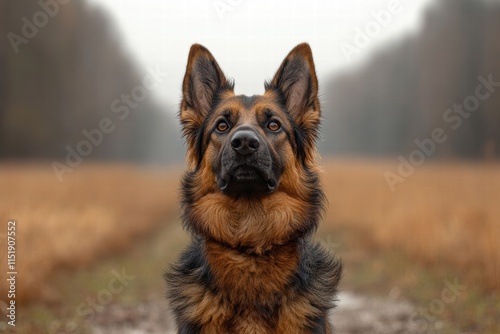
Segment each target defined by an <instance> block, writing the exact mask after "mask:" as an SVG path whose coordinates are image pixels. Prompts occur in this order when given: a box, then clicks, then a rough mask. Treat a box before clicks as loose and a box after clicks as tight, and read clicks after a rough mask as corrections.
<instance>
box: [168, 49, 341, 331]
mask: <svg viewBox="0 0 500 334" xmlns="http://www.w3.org/2000/svg"><path fill="white" fill-rule="evenodd" d="M233 88H234V82H233V81H232V80H229V79H227V78H226V76H225V75H224V74H223V72H222V71H221V69H220V67H219V65H218V64H217V62H216V61H215V59H214V57H213V56H212V54H211V53H210V52H209V51H208V50H207V49H206V48H204V47H203V46H201V45H198V44H195V45H193V46H192V47H191V50H190V52H189V60H188V64H187V69H186V74H185V77H184V82H183V98H182V102H181V106H180V112H179V116H180V121H181V123H182V128H183V132H184V135H185V137H186V141H187V160H188V165H189V168H188V171H187V172H186V173H185V175H184V177H183V179H182V199H181V209H182V221H183V225H184V227H185V228H186V229H187V230H188V231H189V232H190V233H191V235H192V242H191V244H190V245H189V246H188V248H187V249H186V250H185V251H184V252H183V253H182V255H181V257H180V260H179V261H178V262H177V263H176V264H174V265H173V267H172V268H171V269H170V271H169V272H168V273H167V274H165V278H166V281H167V286H168V292H167V296H168V299H169V302H170V305H171V307H172V310H173V313H174V315H175V319H176V324H177V330H178V333H183V334H184V333H186V334H187V333H214V334H222V333H235V334H259V333H286V334H288V333H291V334H293V333H332V325H331V324H330V322H329V319H328V318H329V311H330V310H331V309H332V308H333V307H334V306H335V294H336V291H337V285H338V283H339V280H340V277H341V273H342V264H341V262H340V261H338V260H336V259H335V258H333V257H332V256H331V255H330V254H329V253H328V252H326V251H325V250H324V249H323V248H322V247H321V246H320V245H318V244H316V243H315V242H313V241H312V233H313V232H314V231H315V229H316V227H317V225H318V221H319V219H320V216H321V214H322V211H323V208H324V202H325V198H324V195H323V191H322V188H321V186H320V181H319V176H318V167H317V165H316V161H315V158H316V155H317V151H316V138H317V135H318V126H319V124H320V118H321V111H320V104H319V100H318V81H317V78H316V73H315V69H314V62H313V57H312V52H311V49H310V47H309V45H308V44H300V45H298V46H297V47H295V48H294V49H293V50H292V51H291V52H290V53H289V54H288V56H287V57H286V58H285V60H284V61H283V63H282V64H281V66H280V68H279V69H278V72H277V73H276V75H275V76H274V78H273V79H272V80H271V81H269V82H266V83H265V93H264V94H263V95H255V96H245V95H235V93H234V90H233Z"/></svg>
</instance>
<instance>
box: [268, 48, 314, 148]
mask: <svg viewBox="0 0 500 334" xmlns="http://www.w3.org/2000/svg"><path fill="white" fill-rule="evenodd" d="M268 90H275V91H277V93H278V96H279V98H280V99H282V102H283V104H284V106H285V108H286V109H287V111H288V112H289V113H290V115H291V116H292V119H293V120H294V121H295V123H296V124H297V126H298V127H299V129H300V130H301V134H300V135H301V136H302V138H301V140H303V141H304V144H305V145H306V146H307V147H306V149H309V150H310V151H314V146H315V142H316V138H317V135H318V128H319V124H320V121H321V110H320V103H319V99H318V79H317V77H316V71H315V69H314V61H313V56H312V51H311V47H310V46H309V44H307V43H302V44H299V45H297V46H296V47H295V48H294V49H293V50H292V51H290V53H289V54H288V56H287V57H286V58H285V60H284V61H283V63H282V64H281V66H280V68H279V69H278V71H277V72H276V74H275V75H274V78H273V79H272V81H271V82H268V83H266V91H268Z"/></svg>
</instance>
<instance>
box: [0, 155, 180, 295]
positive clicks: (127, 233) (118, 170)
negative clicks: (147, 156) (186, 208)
mask: <svg viewBox="0 0 500 334" xmlns="http://www.w3.org/2000/svg"><path fill="white" fill-rule="evenodd" d="M177 180H178V174H177V173H175V172H170V173H167V172H165V171H162V172H158V171H155V170H148V171H145V170H141V169H139V168H134V167H130V166H125V165H88V166H81V167H79V168H77V169H76V170H75V171H74V172H73V173H72V174H67V175H66V176H65V179H64V181H63V182H61V183H59V181H58V180H57V178H56V176H55V175H54V174H53V172H52V170H51V169H50V164H49V163H47V164H37V165H34V166H30V165H5V164H4V165H2V166H0V189H1V192H0V219H1V221H2V223H1V225H0V226H2V227H1V228H2V230H0V233H2V234H4V233H6V232H7V221H8V220H9V219H14V220H16V222H17V231H16V232H17V233H16V238H17V249H16V252H17V254H16V259H17V272H18V276H17V282H16V284H17V288H16V290H17V295H16V300H17V301H18V302H23V301H26V300H29V299H35V298H36V299H43V300H48V301H50V300H52V299H54V298H58V297H59V296H58V291H57V286H53V285H51V275H52V274H54V272H55V271H56V270H58V269H60V268H69V269H76V268H81V267H84V266H87V265H89V264H90V263H92V262H94V261H98V260H99V259H101V258H103V257H105V256H106V255H109V254H110V253H112V252H117V251H123V250H125V249H127V248H130V247H131V246H133V245H134V242H136V241H137V238H138V237H140V236H143V235H145V234H146V233H148V232H151V231H152V230H154V229H157V228H159V227H160V225H161V224H164V223H166V222H167V220H166V218H167V217H169V216H172V215H175V213H176V192H177V191H176V190H177V184H178V182H177ZM5 241H6V239H5V235H2V238H1V240H0V247H1V249H2V252H1V254H4V249H6V245H5ZM0 264H1V266H0V267H1V268H6V256H3V255H2V257H1V259H0ZM4 274H5V273H4V271H3V270H2V273H1V274H0V275H2V282H3V281H4V277H3V275H4ZM0 296H1V299H4V298H5V296H6V291H5V285H4V284H2V285H0Z"/></svg>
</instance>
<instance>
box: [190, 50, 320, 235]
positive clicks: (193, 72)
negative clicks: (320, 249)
mask: <svg viewBox="0 0 500 334" xmlns="http://www.w3.org/2000/svg"><path fill="white" fill-rule="evenodd" d="M233 88H234V84H233V81H231V80H229V79H227V78H226V76H225V75H224V73H223V72H222V70H221V69H220V67H219V65H218V64H217V62H216V60H215V58H214V57H213V56H212V54H211V53H210V52H209V51H208V50H207V49H206V48H204V47H203V46H201V45H198V44H195V45H193V46H192V47H191V50H190V53H189V60H188V65H187V70H186V75H185V77H184V82H183V98H182V103H181V108H180V120H181V123H182V126H183V132H184V135H185V137H186V139H187V145H188V148H187V151H188V154H187V157H188V163H189V166H190V171H189V172H188V173H187V174H186V176H185V179H184V184H183V189H184V198H183V203H184V204H186V205H187V206H188V208H185V209H187V211H188V215H190V217H189V219H190V222H192V221H193V220H194V221H200V220H203V219H202V218H201V217H199V216H197V217H193V216H192V212H193V211H196V210H199V208H200V207H201V206H205V205H203V204H202V203H203V202H210V198H212V199H213V198H217V201H214V202H213V203H212V204H213V205H214V207H217V208H218V209H217V211H218V212H219V214H220V212H221V211H224V210H225V209H224V206H225V205H229V206H231V205H232V206H233V207H232V208H230V207H228V208H227V209H228V210H233V212H235V211H237V208H236V206H238V205H241V203H242V202H244V203H247V204H246V205H247V208H248V210H250V208H249V207H248V205H250V206H251V205H253V204H255V206H259V205H260V207H261V209H262V207H263V206H262V205H263V203H265V202H266V201H267V202H268V203H269V202H270V201H271V202H273V201H280V200H281V201H284V203H277V202H276V208H277V209H279V206H280V205H282V204H285V205H289V206H290V205H291V206H292V207H293V206H294V205H293V204H292V203H293V201H294V200H302V201H303V202H304V203H303V204H297V206H298V207H300V209H297V210H298V211H300V212H301V215H302V216H305V215H307V213H306V211H311V210H310V207H309V206H310V204H311V202H312V205H313V206H314V205H315V203H316V202H321V199H316V197H317V198H322V193H321V189H320V188H319V185H318V181H317V176H316V164H315V155H316V146H315V143H316V138H317V133H318V126H319V123H320V118H321V117H320V115H321V112H320V105H319V100H318V81H317V78H316V73H315V69H314V62H313V57H312V52H311V49H310V47H309V45H307V44H300V45H298V46H297V47H295V48H294V49H293V50H292V51H291V52H290V53H289V54H288V56H287V57H286V58H285V60H284V61H283V63H282V64H281V66H280V67H279V69H278V71H277V73H276V74H275V76H274V78H273V79H272V80H271V81H270V82H266V84H265V93H264V94H263V95H255V96H245V95H235V93H234V90H233ZM314 194H316V195H314ZM311 197H314V198H311ZM236 199H238V200H239V202H235V200H236ZM231 203H232V204H231ZM252 203H253V204H252ZM186 205H185V206H186ZM207 209H208V207H207ZM185 214H186V213H185ZM241 215H243V213H241V212H240V216H241ZM240 218H241V217H240ZM300 218H301V216H300V215H299V217H298V218H297V219H300ZM315 218H317V217H315ZM229 219H233V220H234V219H237V218H236V217H234V215H233V217H231V218H229ZM289 219H291V220H293V219H295V218H293V217H289ZM205 227H206V226H205ZM211 227H213V226H211ZM247 228H248V226H247ZM212 232H214V231H212ZM216 232H217V233H219V232H220V231H216ZM216 232H214V233H216ZM211 234H213V233H211ZM212 236H213V235H212Z"/></svg>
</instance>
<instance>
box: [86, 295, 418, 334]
mask: <svg viewBox="0 0 500 334" xmlns="http://www.w3.org/2000/svg"><path fill="white" fill-rule="evenodd" d="M413 312H414V308H413V306H412V305H410V304H409V303H408V302H405V301H400V300H397V298H395V297H394V298H392V299H391V298H387V299H378V298H371V297H364V296H360V295H355V294H352V293H348V292H342V293H340V294H339V302H338V307H337V309H336V310H335V311H334V312H333V314H332V321H333V323H334V324H335V328H336V331H335V333H336V334H360V333H371V334H378V333H381V334H382V333H384V334H402V333H405V334H414V333H415V334H416V333H422V332H421V331H419V330H418V324H417V323H416V322H415V321H414V320H412V318H413V317H412V313H413ZM92 329H93V331H94V333H96V334H101V333H102V334H104V333H106V334H107V333H109V334H118V333H120V334H143V333H154V334H160V333H162V334H164V333H168V334H170V333H172V334H174V333H175V331H174V326H173V320H172V316H171V314H170V312H169V311H168V309H167V304H166V302H165V301H164V300H163V299H152V300H150V301H148V302H145V303H142V304H140V305H139V306H137V305H135V306H133V307H124V306H121V305H110V306H109V307H107V308H106V310H105V311H104V312H102V313H100V314H99V316H98V317H97V318H96V319H95V321H94V323H93V325H92Z"/></svg>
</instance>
